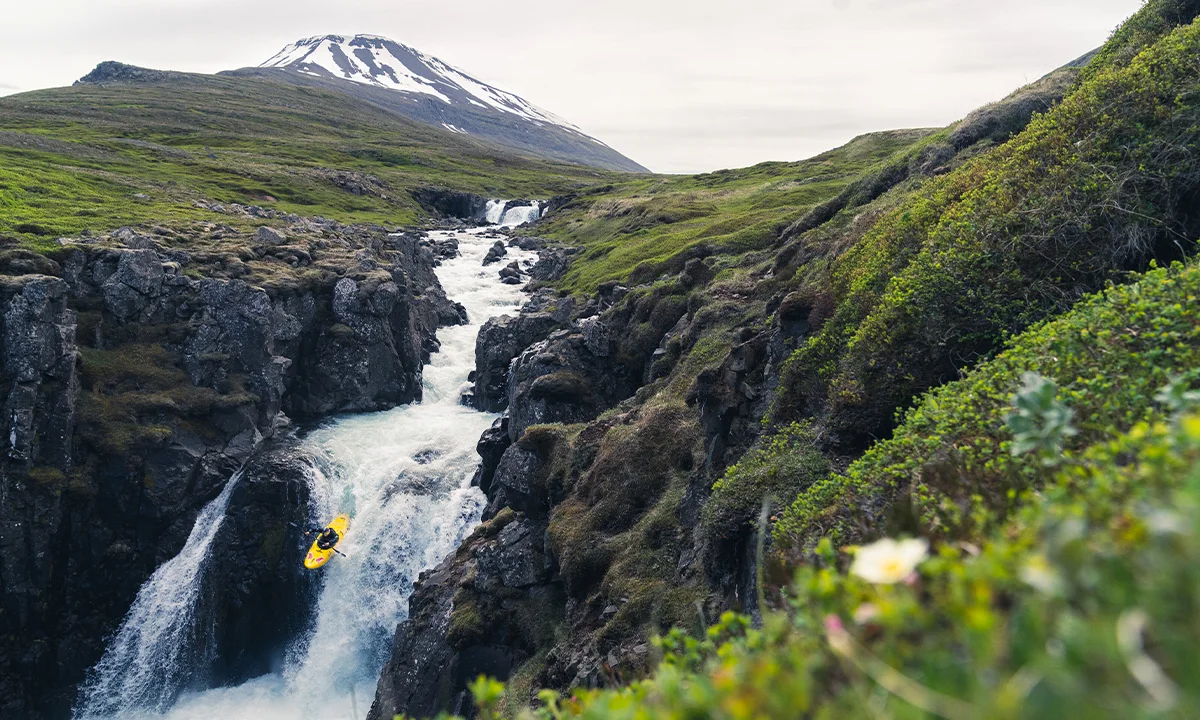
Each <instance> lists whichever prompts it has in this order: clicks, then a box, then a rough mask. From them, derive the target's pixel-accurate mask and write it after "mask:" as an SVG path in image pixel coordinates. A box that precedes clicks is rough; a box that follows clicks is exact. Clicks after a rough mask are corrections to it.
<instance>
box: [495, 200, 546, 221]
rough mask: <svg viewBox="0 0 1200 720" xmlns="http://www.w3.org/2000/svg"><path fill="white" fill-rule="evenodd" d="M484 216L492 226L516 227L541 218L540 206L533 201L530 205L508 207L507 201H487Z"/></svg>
mask: <svg viewBox="0 0 1200 720" xmlns="http://www.w3.org/2000/svg"><path fill="white" fill-rule="evenodd" d="M486 216H487V221H488V222H489V223H491V224H492V225H500V226H501V227H516V226H517V225H524V224H525V223H531V222H533V221H535V220H537V219H539V218H541V217H542V204H541V203H539V202H538V201H536V200H535V201H534V202H533V204H532V205H518V206H515V207H508V201H507V200H488V203H487V214H486Z"/></svg>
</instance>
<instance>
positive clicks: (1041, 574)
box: [1021, 554, 1062, 594]
mask: <svg viewBox="0 0 1200 720" xmlns="http://www.w3.org/2000/svg"><path fill="white" fill-rule="evenodd" d="M1021 580H1023V581H1024V582H1025V583H1026V584H1027V585H1030V586H1032V587H1034V588H1036V589H1038V590H1041V591H1042V592H1044V593H1050V594H1053V593H1056V592H1058V589H1059V587H1060V586H1061V584H1062V579H1061V578H1059V576H1058V572H1056V571H1055V569H1054V567H1053V566H1052V565H1051V564H1050V561H1049V560H1047V559H1046V556H1045V555H1042V554H1037V555H1032V556H1030V557H1029V559H1028V560H1026V561H1025V564H1024V565H1022V566H1021Z"/></svg>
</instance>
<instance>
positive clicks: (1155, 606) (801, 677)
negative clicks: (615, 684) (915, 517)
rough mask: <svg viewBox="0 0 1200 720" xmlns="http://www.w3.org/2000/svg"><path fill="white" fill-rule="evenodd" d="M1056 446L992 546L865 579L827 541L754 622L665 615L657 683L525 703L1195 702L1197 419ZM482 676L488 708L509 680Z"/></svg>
mask: <svg viewBox="0 0 1200 720" xmlns="http://www.w3.org/2000/svg"><path fill="white" fill-rule="evenodd" d="M1062 460H1063V463H1064V464H1063V465H1062V467H1061V468H1060V469H1059V470H1058V471H1057V472H1056V473H1055V474H1054V475H1053V476H1051V477H1049V478H1047V484H1046V485H1047V487H1046V490H1044V491H1043V492H1041V493H1039V494H1038V495H1037V497H1036V498H1034V497H1030V498H1028V499H1029V500H1034V499H1036V502H1026V503H1025V504H1024V509H1023V510H1022V511H1021V512H1020V513H1018V514H1017V515H1015V516H1014V517H1013V518H1012V519H1011V521H1010V522H1008V523H1007V524H1006V525H1005V527H1004V528H1003V529H1002V531H1001V532H998V533H995V534H994V535H993V536H992V537H991V538H990V541H989V542H986V543H984V544H983V546H982V547H977V546H974V545H964V544H958V543H944V544H942V545H940V546H938V547H937V548H935V550H934V551H933V553H932V555H931V556H928V557H923V556H924V549H923V548H920V549H921V555H919V556H913V557H912V558H911V559H910V563H911V564H912V565H915V566H916V569H915V571H914V572H913V573H912V574H911V575H910V576H908V577H907V578H905V579H904V580H902V581H899V582H892V580H891V579H890V578H888V579H883V580H881V579H878V578H875V579H874V582H872V581H869V580H868V579H867V577H870V575H869V574H868V573H866V572H864V571H862V570H859V569H856V570H852V571H851V572H849V573H844V572H840V571H839V570H838V567H839V566H842V565H843V563H844V560H845V558H843V557H840V556H839V554H838V553H837V552H836V551H835V550H834V549H833V546H832V544H830V543H828V542H825V543H823V544H822V545H821V547H820V548H819V553H818V558H817V561H816V562H815V563H814V564H812V565H809V566H805V567H802V568H800V569H799V570H798V572H797V573H796V576H795V579H794V581H793V583H792V584H791V585H790V586H789V588H788V589H787V592H786V594H785V596H784V598H783V601H784V606H785V609H783V610H780V611H777V612H773V613H768V614H767V615H766V617H765V618H764V622H763V624H762V627H761V628H753V627H751V625H750V623H749V622H748V621H747V620H746V619H745V618H742V617H740V616H736V615H732V614H727V615H725V616H723V617H722V619H721V622H720V623H719V624H718V625H716V626H714V627H713V628H710V629H709V630H708V632H707V634H706V636H705V637H703V638H692V637H689V636H688V635H687V634H686V633H683V632H681V631H678V630H677V631H673V632H672V633H670V634H669V635H667V636H666V637H665V638H663V639H662V640H659V641H658V647H659V648H660V650H661V651H662V654H663V661H662V663H661V665H660V666H659V668H658V669H657V671H656V672H655V673H654V674H653V675H652V676H651V677H649V678H648V679H646V680H643V681H640V682H635V683H633V684H631V685H629V686H627V687H622V688H617V689H610V690H576V691H574V692H573V693H571V694H569V695H567V696H560V695H558V694H556V693H554V692H550V691H543V692H542V693H540V694H539V699H540V702H541V705H540V707H538V708H536V709H533V710H529V711H526V712H525V713H524V715H523V716H524V717H528V718H538V719H539V720H564V719H566V718H588V719H590V720H601V719H603V720H634V719H641V718H651V717H653V718H700V717H704V718H729V719H731V720H732V719H741V718H761V717H829V718H833V717H838V718H842V717H847V718H858V717H862V718H878V717H892V718H914V719H915V718H930V717H943V718H950V719H951V720H959V718H963V719H966V718H1034V719H1036V718H1055V719H1057V718H1061V717H1088V718H1093V717H1095V718H1150V717H1162V718H1188V717H1196V716H1197V714H1200V663H1198V662H1197V650H1196V648H1197V647H1200V623H1197V622H1196V618H1197V617H1198V613H1197V610H1198V609H1200V416H1197V415H1179V416H1177V417H1176V418H1175V420H1174V422H1171V423H1166V422H1161V423H1157V424H1145V423H1143V424H1140V425H1138V426H1137V427H1136V428H1134V429H1133V430H1132V431H1131V432H1130V433H1128V434H1127V435H1125V436H1123V437H1121V438H1119V439H1117V440H1115V441H1112V442H1110V443H1105V444H1101V445H1099V446H1097V447H1095V448H1093V450H1092V451H1090V452H1089V453H1087V454H1086V455H1085V456H1081V457H1079V458H1073V459H1072V458H1068V457H1066V456H1064V457H1063V458H1062ZM1047 472H1049V471H1047ZM868 550H870V551H872V552H875V553H876V554H878V548H874V547H873V548H863V549H861V551H860V553H859V554H860V555H861V554H863V553H865V552H866V551H868ZM475 691H476V697H477V700H478V702H479V704H480V707H481V711H482V716H483V717H496V715H495V714H494V709H495V708H496V707H498V704H499V703H500V701H501V699H502V698H503V694H504V689H503V687H502V685H500V684H498V683H495V682H494V681H483V680H481V681H479V682H478V683H476V685H475Z"/></svg>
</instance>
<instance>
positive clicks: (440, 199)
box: [412, 187, 488, 222]
mask: <svg viewBox="0 0 1200 720" xmlns="http://www.w3.org/2000/svg"><path fill="white" fill-rule="evenodd" d="M412 197H413V200H416V201H417V203H418V204H419V205H420V206H421V207H423V208H425V209H426V210H429V211H432V212H434V213H436V214H437V215H438V216H440V217H445V218H458V219H460V220H474V221H477V222H482V221H483V220H486V219H487V204H488V199H487V198H485V197H483V196H481V195H475V194H473V193H467V192H460V191H458V190H448V189H446V188H436V187H425V188H420V189H418V190H414V191H413V192H412Z"/></svg>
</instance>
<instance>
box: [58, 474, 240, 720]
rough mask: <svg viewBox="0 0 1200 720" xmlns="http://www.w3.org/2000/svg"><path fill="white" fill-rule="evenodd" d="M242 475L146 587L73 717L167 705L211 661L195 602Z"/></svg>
mask: <svg viewBox="0 0 1200 720" xmlns="http://www.w3.org/2000/svg"><path fill="white" fill-rule="evenodd" d="M241 472H242V471H241V470H239V471H238V472H237V473H235V474H234V475H233V477H231V478H230V479H229V482H227V483H225V489H224V490H222V491H221V494H220V495H218V496H217V497H216V499H214V500H213V501H212V502H210V503H209V504H208V505H206V506H205V507H204V509H203V510H201V511H200V515H199V516H197V517H196V523H195V525H194V526H193V527H192V532H191V534H190V535H188V539H187V542H186V543H185V544H184V546H183V550H181V551H180V552H179V554H178V555H176V556H175V557H174V558H172V559H171V560H169V561H167V562H166V563H164V564H163V565H162V566H161V567H159V568H158V570H156V571H154V574H153V575H151V576H150V579H149V580H147V581H146V583H145V584H144V585H142V587H141V589H140V590H139V591H138V594H137V598H136V599H135V600H134V601H133V606H132V607H131V608H130V609H129V614H128V615H126V616H125V621H124V622H123V623H121V628H120V629H119V630H118V631H117V634H116V636H115V637H114V638H113V640H112V642H111V643H110V644H109V646H108V650H107V651H106V652H105V653H104V657H103V658H101V660H100V662H99V663H98V664H97V665H96V667H95V668H93V669H92V672H91V673H90V674H89V676H88V680H87V682H86V683H85V685H84V687H83V688H82V691H81V693H80V697H81V701H80V704H79V708H78V710H77V712H76V717H78V718H97V717H117V716H120V717H125V716H127V715H128V714H129V713H130V712H132V711H134V710H144V709H149V710H159V711H161V710H165V709H167V708H168V707H169V706H170V705H171V703H172V702H174V700H175V698H176V696H177V695H178V693H179V691H180V690H181V689H182V688H183V687H184V686H185V684H186V683H187V681H188V680H189V679H190V677H191V675H192V673H193V672H194V670H195V668H196V667H197V666H202V665H204V664H205V660H211V658H206V657H204V656H205V654H206V653H208V652H210V651H211V647H212V643H211V638H206V637H203V635H204V631H203V630H202V629H200V628H197V627H196V622H195V620H196V604H197V601H198V600H199V598H200V594H201V591H202V588H201V586H202V584H203V579H204V568H205V564H206V562H205V561H206V560H207V558H208V548H209V547H210V546H211V545H212V542H213V539H214V538H215V537H216V536H217V533H218V532H219V531H220V530H221V524H222V523H223V522H224V521H225V509H226V508H227V507H228V506H229V497H230V496H231V495H232V494H233V489H234V488H235V487H236V486H237V484H238V480H239V479H241ZM206 641H208V642H206Z"/></svg>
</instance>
